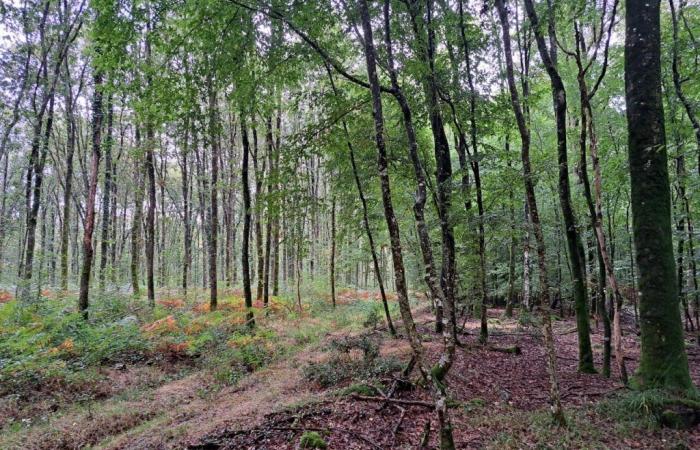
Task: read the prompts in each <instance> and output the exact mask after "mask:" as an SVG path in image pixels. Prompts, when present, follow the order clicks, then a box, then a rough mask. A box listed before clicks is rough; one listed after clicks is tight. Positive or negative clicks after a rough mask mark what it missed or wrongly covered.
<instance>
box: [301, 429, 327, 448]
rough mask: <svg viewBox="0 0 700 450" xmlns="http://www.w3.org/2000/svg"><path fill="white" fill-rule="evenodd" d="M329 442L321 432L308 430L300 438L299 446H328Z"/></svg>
mask: <svg viewBox="0 0 700 450" xmlns="http://www.w3.org/2000/svg"><path fill="white" fill-rule="evenodd" d="M326 447H328V444H326V441H324V440H323V438H322V437H321V435H320V434H318V433H317V432H315V431H307V432H305V433H304V434H302V435H301V439H299V448H326Z"/></svg>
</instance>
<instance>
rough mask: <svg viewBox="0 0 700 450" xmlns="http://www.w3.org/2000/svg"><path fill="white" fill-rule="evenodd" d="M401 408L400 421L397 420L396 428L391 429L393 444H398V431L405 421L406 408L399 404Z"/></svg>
mask: <svg viewBox="0 0 700 450" xmlns="http://www.w3.org/2000/svg"><path fill="white" fill-rule="evenodd" d="M397 408H399V409H400V410H401V415H400V416H399V421H398V422H396V425H395V426H394V429H393V430H391V443H392V445H394V444H396V433H397V432H398V431H399V428H400V427H401V424H402V423H403V418H404V416H406V410H405V409H404V408H401V407H400V406H397Z"/></svg>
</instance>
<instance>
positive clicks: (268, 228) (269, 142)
mask: <svg viewBox="0 0 700 450" xmlns="http://www.w3.org/2000/svg"><path fill="white" fill-rule="evenodd" d="M265 127H266V129H265V145H266V147H267V161H268V163H267V165H268V167H269V170H268V174H267V178H268V180H267V195H268V196H269V198H267V199H266V200H265V203H266V204H267V221H266V223H265V256H264V258H265V266H264V267H263V272H264V274H265V276H264V281H263V305H265V307H267V306H268V303H269V302H270V256H271V251H272V215H273V208H271V207H270V206H271V198H272V195H273V192H272V181H273V180H272V179H273V177H275V170H276V168H275V167H274V166H273V161H274V156H273V152H274V140H273V136H272V116H268V118H267V121H266V124H265ZM275 214H276V212H275Z"/></svg>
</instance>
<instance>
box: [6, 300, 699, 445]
mask: <svg viewBox="0 0 700 450" xmlns="http://www.w3.org/2000/svg"><path fill="white" fill-rule="evenodd" d="M238 300H239V299H238V297H237V296H236V295H235V293H234V294H233V295H232V297H231V298H230V299H229V300H225V301H224V302H222V306H220V311H219V312H216V313H210V312H208V311H206V308H203V307H202V306H201V304H198V303H196V302H194V304H193V305H192V307H191V308H189V307H187V306H186V305H184V304H183V303H182V302H180V301H176V300H173V299H172V298H169V299H168V300H165V301H161V302H160V306H159V308H160V309H162V311H161V312H160V314H159V315H157V316H156V317H149V320H151V319H156V320H153V321H152V322H148V323H140V324H139V325H138V328H137V330H138V331H139V336H141V335H145V336H146V337H147V338H148V339H149V341H148V342H151V341H153V342H151V343H152V344H153V345H152V346H150V347H144V350H142V351H138V352H137V351H134V350H133V349H131V348H129V349H127V350H126V351H118V352H114V353H113V354H112V353H110V354H109V355H108V357H105V358H103V359H101V360H100V361H99V362H97V363H94V364H92V365H88V366H86V367H85V368H84V369H83V370H73V371H72V372H69V373H64V372H56V371H55V370H54V371H49V372H42V376H41V377H39V376H38V375H36V374H35V375H33V378H32V380H34V382H33V383H32V382H30V381H23V382H22V383H19V384H16V385H15V386H14V387H13V389H6V390H3V392H0V394H2V397H0V427H2V432H1V433H0V448H3V449H5V448H7V449H11V448H17V449H19V448H22V449H46V448H57V449H58V448H84V447H91V448H104V449H121V448H128V449H133V448H136V449H160V448H192V449H284V448H288V449H296V448H304V447H303V446H302V445H303V444H302V441H303V442H304V443H306V445H307V447H306V448H311V447H308V445H309V444H310V443H312V442H313V441H315V440H317V439H316V438H320V441H318V442H317V444H318V445H323V444H325V445H327V447H328V448H331V449H372V448H382V449H389V448H419V446H420V443H421V441H424V440H425V441H426V442H427V447H428V448H434V447H435V446H436V445H437V437H438V436H437V432H436V418H435V414H434V412H433V411H431V409H430V408H428V407H426V406H425V405H424V404H423V403H424V402H430V395H429V393H428V392H427V391H426V390H425V389H421V388H419V387H416V385H418V384H420V383H419V380H418V376H417V372H416V371H414V372H413V374H412V375H411V379H412V380H413V381H414V385H412V386H411V385H409V386H404V388H403V389H398V390H397V391H396V393H395V394H394V395H393V396H392V398H393V399H394V400H397V401H399V402H402V403H395V402H391V403H385V402H383V401H377V397H381V396H382V395H384V394H385V393H386V392H387V391H388V390H389V387H390V386H391V385H392V384H393V383H394V381H395V380H396V379H397V376H398V374H399V372H400V370H401V368H402V367H403V366H405V365H406V363H407V362H408V361H409V359H410V348H409V347H408V345H407V344H406V341H405V340H404V339H393V338H391V337H390V336H389V335H388V333H387V332H386V330H385V329H384V328H383V326H382V320H381V317H382V316H381V315H380V314H378V309H377V308H376V306H377V302H376V301H375V299H374V295H373V294H369V293H367V292H362V291H343V292H342V293H341V295H340V298H339V305H338V308H337V309H335V310H333V309H332V308H328V307H326V306H327V300H326V299H323V298H319V299H318V300H316V301H311V302H310V304H308V305H307V306H306V308H305V309H304V311H303V313H302V314H298V313H297V312H295V310H294V304H293V302H292V301H290V302H289V304H287V303H285V302H284V301H282V300H279V301H277V300H276V303H273V307H272V308H271V313H270V314H269V315H268V316H267V317H266V316H265V314H264V313H263V312H262V311H260V310H258V311H257V314H256V317H257V319H258V320H257V326H258V331H257V332H256V333H255V334H250V333H245V332H243V331H240V329H237V328H236V329H235V330H236V331H231V329H229V328H223V329H222V328H220V327H221V326H222V323H227V324H230V323H231V322H233V323H236V325H235V326H239V327H240V326H241V324H240V323H238V321H237V320H236V321H232V320H231V317H238V316H239V315H240V308H239V307H238V305H237V302H238ZM54 301H56V302H58V300H54ZM226 305H229V306H228V307H227V306H226ZM392 306H394V308H393V309H394V310H395V305H392ZM178 310H179V312H177V311H178ZM5 313H6V314H7V311H5ZM415 313H416V321H417V323H418V324H419V331H420V332H421V333H422V335H423V338H424V341H425V346H426V348H427V352H426V353H427V354H428V355H432V356H433V357H435V358H437V355H439V353H440V348H441V341H440V338H439V336H438V335H436V334H435V333H434V332H433V330H432V324H431V313H430V310H429V308H427V306H426V305H425V304H421V303H417V304H416V307H415ZM502 313H503V311H502V310H498V309H491V310H490V311H489V328H490V338H489V344H490V345H491V346H493V347H498V348H511V347H514V346H517V347H519V348H520V350H521V353H520V354H512V353H503V352H499V351H494V350H493V347H491V348H485V347H481V346H479V345H477V337H478V327H479V323H478V321H477V320H471V319H470V320H467V321H466V322H465V328H464V333H463V334H461V335H460V340H461V342H462V343H463V346H461V347H459V348H458V349H457V355H456V358H455V365H454V366H453V367H452V370H451V371H450V374H449V376H448V383H449V392H450V396H451V399H452V401H451V405H450V406H451V408H450V411H451V417H452V421H453V428H454V434H455V440H456V443H457V447H458V448H465V449H467V448H615V449H621V448H649V449H652V448H654V449H656V448H700V429H698V428H695V429H691V430H686V431H677V430H672V429H669V428H662V427H660V426H659V425H658V424H657V423H656V422H655V421H654V420H653V417H651V416H649V415H648V414H644V412H645V409H646V408H647V407H648V406H649V404H651V403H653V398H648V399H645V398H643V397H641V398H640V396H639V395H638V394H636V395H633V394H630V393H629V392H628V391H626V390H625V389H624V388H623V387H622V386H621V384H620V383H619V382H618V381H617V376H616V373H615V371H614V370H613V377H612V379H606V378H604V377H603V376H602V375H599V374H594V375H586V374H579V373H578V372H577V371H576V368H577V358H576V355H577V340H576V333H575V322H574V321H573V319H565V320H558V321H555V324H554V330H555V334H556V344H557V353H558V363H559V375H560V382H561V391H562V399H563V402H564V406H565V408H566V413H567V418H568V420H569V426H568V427H567V428H566V429H558V428H556V427H553V426H552V425H551V423H550V420H549V414H548V403H547V400H548V386H549V385H548V377H547V373H546V367H545V364H544V352H543V346H542V342H541V336H540V335H539V333H538V331H537V329H536V328H535V327H533V326H532V324H531V323H530V320H529V317H527V316H526V315H525V316H523V317H520V318H518V319H505V318H504V317H503V314H502ZM122 314H123V312H122ZM137 315H138V314H137ZM395 316H397V317H398V314H396V313H395ZM157 317H160V318H157ZM0 319H2V310H0ZM142 319H143V318H142V317H140V316H139V320H141V321H142V322H144V321H143V320H142ZM34 320H36V318H34ZM624 322H625V338H624V344H625V353H626V357H627V358H626V359H627V363H628V370H630V371H631V370H633V369H634V368H635V366H636V361H637V358H638V338H637V336H636V333H635V330H634V327H633V324H632V322H631V321H629V320H625V321H624ZM32 323H34V325H33V326H34V327H35V328H36V324H35V322H32ZM398 325H399V330H400V329H401V327H400V323H399V324H398ZM207 326H214V327H219V330H220V331H226V333H232V335H233V336H234V337H233V338H230V336H223V335H221V334H219V335H217V334H216V333H215V334H214V335H213V336H212V337H213V339H221V340H222V341H223V344H222V345H224V347H221V346H218V347H217V346H216V345H214V344H212V342H211V341H209V340H208V339H209V337H206V336H208V335H206V336H205V335H204V334H203V333H204V332H203V331H202V329H203V328H205V327H207ZM227 326H229V325H227ZM46 328H47V329H48V327H46ZM600 328H602V327H600ZM18 330H19V329H18ZM21 330H24V328H22V329H21ZM21 330H20V331H21ZM20 331H17V330H16V331H15V334H17V333H20ZM22 332H24V331H22ZM601 332H602V331H601V329H598V328H596V327H595V324H594V328H593V343H594V351H595V354H596V365H597V367H600V366H601V360H600V355H601V354H602V336H601ZM178 333H179V334H178ZM86 334H89V333H86ZM203 336H204V337H203ZM6 337H7V335H3V336H0V339H4V338H6ZM127 337H128V336H127ZM60 339H62V338H60ZM60 339H59V341H60ZM75 339H76V340H75V343H73V342H74V341H73V340H70V341H69V340H64V341H61V344H60V345H57V346H53V347H51V348H49V349H48V354H50V355H52V356H57V357H58V356H61V358H62V359H61V361H69V362H70V361H73V362H74V361H75V360H76V359H79V358H78V355H77V354H76V353H75V352H73V353H71V352H69V351H68V350H72V348H73V347H72V346H73V345H75V346H77V347H79V345H80V344H79V343H80V342H82V341H80V340H79V339H78V338H75ZM119 339H120V338H119V337H116V338H112V340H116V341H118V340H119ZM131 339H132V340H133V339H134V337H133V336H132V337H131ZM188 339H189V340H188ZM200 341H207V343H206V345H204V344H202V343H201V342H200ZM55 343H56V342H54V344H55ZM69 343H70V344H69ZM219 344H221V343H219ZM219 344H217V345H219ZM2 345H7V344H2ZM61 346H63V348H59V347H61ZM65 347H71V348H70V349H67V348H65ZM57 348H58V350H56V349H57ZM222 348H225V349H230V350H231V351H232V353H230V354H229V353H227V350H222ZM2 350H3V348H0V351H2ZM44 353H46V351H45V352H44ZM222 353H223V354H224V356H222ZM42 354H43V353H42ZM688 354H689V359H690V364H691V369H692V372H693V378H694V380H695V382H696V384H700V349H699V348H698V347H697V346H695V345H693V344H691V343H689V344H688ZM71 355H72V356H71ZM0 356H2V355H0ZM34 359H36V357H34ZM81 361H82V364H85V361H84V360H81ZM0 362H2V361H1V360H0ZM23 367H26V366H23ZM32 367H33V366H32ZM61 367H63V366H61ZM18 373H19V372H18ZM23 373H24V372H23ZM86 373H87V374H89V375H87V376H85V374H86ZM71 374H72V375H71ZM81 374H82V375H81ZM411 402H413V403H411ZM312 432H316V433H317V435H315V434H312ZM426 433H427V439H426Z"/></svg>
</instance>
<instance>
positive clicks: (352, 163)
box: [326, 66, 396, 337]
mask: <svg viewBox="0 0 700 450" xmlns="http://www.w3.org/2000/svg"><path fill="white" fill-rule="evenodd" d="M326 70H327V71H328V77H329V79H330V82H331V87H332V88H333V92H334V94H335V95H336V96H338V90H337V88H336V86H335V82H334V81H333V75H332V73H331V71H330V68H329V67H328V66H326ZM342 124H343V131H344V133H345V139H346V141H347V145H348V150H349V154H350V166H351V167H352V175H353V178H354V180H355V187H356V188H357V194H358V197H359V198H360V203H361V204H362V224H363V225H364V229H365V233H366V234H367V241H368V245H369V250H370V253H371V255H372V264H373V267H374V275H375V278H376V280H377V285H378V286H379V294H380V295H381V299H382V306H383V307H384V317H385V318H386V323H387V326H388V327H389V332H390V333H391V335H392V336H394V337H395V336H396V328H395V327H394V323H393V321H392V319H391V314H390V313H389V303H388V301H387V299H386V292H385V289H384V277H383V276H382V270H381V268H380V267H379V257H378V256H377V249H376V246H375V243H374V236H373V234H372V229H371V227H370V225H369V210H368V208H367V199H366V198H365V194H364V191H363V189H362V182H361V181H360V175H359V173H358V171H357V161H356V160H355V149H354V147H353V145H352V142H351V141H350V133H349V131H348V125H347V122H346V121H345V119H343V120H342Z"/></svg>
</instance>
